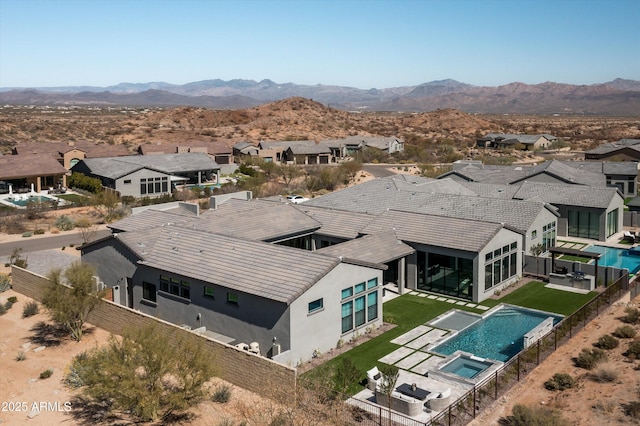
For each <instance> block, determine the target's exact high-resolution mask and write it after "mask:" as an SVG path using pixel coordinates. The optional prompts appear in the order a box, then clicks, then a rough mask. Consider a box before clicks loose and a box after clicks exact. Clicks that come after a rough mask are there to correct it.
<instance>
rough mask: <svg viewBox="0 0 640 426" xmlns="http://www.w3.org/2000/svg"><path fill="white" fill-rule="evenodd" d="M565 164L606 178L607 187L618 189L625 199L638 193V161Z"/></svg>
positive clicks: (574, 162)
mask: <svg viewBox="0 0 640 426" xmlns="http://www.w3.org/2000/svg"><path fill="white" fill-rule="evenodd" d="M563 163H564V164H566V165H568V166H571V167H575V168H577V169H580V170H586V171H589V172H592V173H601V174H603V175H604V176H605V179H606V181H607V186H610V187H614V188H617V189H618V191H620V193H622V195H623V197H625V198H632V197H635V196H636V195H637V193H638V184H637V181H638V162H636V161H565V162H563Z"/></svg>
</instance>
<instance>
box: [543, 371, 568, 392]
mask: <svg viewBox="0 0 640 426" xmlns="http://www.w3.org/2000/svg"><path fill="white" fill-rule="evenodd" d="M575 384H576V381H575V379H574V378H573V377H571V376H570V375H568V374H566V373H556V374H554V375H553V377H552V378H550V379H549V380H547V381H546V382H544V387H545V388H546V389H548V390H550V391H556V390H558V391H563V390H565V389H571V388H572V387H574V386H575Z"/></svg>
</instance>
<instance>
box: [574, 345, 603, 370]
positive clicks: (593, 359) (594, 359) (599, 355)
mask: <svg viewBox="0 0 640 426" xmlns="http://www.w3.org/2000/svg"><path fill="white" fill-rule="evenodd" d="M606 360H607V354H606V352H604V351H603V350H602V349H598V348H596V349H592V350H589V349H587V348H584V349H582V352H580V354H579V355H578V357H577V358H575V359H574V362H575V364H576V367H580V368H585V369H587V370H591V369H593V368H594V367H595V366H596V365H598V364H599V363H601V362H603V361H606Z"/></svg>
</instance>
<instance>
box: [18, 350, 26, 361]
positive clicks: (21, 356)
mask: <svg viewBox="0 0 640 426" xmlns="http://www.w3.org/2000/svg"><path fill="white" fill-rule="evenodd" d="M25 359H27V354H25V353H24V352H22V351H20V352H18V355H16V361H18V362H19V361H24V360H25Z"/></svg>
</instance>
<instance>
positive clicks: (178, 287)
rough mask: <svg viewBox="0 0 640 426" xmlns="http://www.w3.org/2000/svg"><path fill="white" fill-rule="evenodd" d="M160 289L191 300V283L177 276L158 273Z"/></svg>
mask: <svg viewBox="0 0 640 426" xmlns="http://www.w3.org/2000/svg"><path fill="white" fill-rule="evenodd" d="M160 291H163V292H165V293H170V294H173V295H175V296H180V297H183V298H185V299H189V300H191V283H189V281H185V280H182V281H180V280H179V279H177V278H171V277H169V276H167V275H160Z"/></svg>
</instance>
